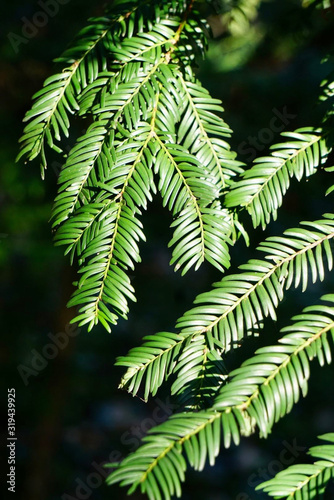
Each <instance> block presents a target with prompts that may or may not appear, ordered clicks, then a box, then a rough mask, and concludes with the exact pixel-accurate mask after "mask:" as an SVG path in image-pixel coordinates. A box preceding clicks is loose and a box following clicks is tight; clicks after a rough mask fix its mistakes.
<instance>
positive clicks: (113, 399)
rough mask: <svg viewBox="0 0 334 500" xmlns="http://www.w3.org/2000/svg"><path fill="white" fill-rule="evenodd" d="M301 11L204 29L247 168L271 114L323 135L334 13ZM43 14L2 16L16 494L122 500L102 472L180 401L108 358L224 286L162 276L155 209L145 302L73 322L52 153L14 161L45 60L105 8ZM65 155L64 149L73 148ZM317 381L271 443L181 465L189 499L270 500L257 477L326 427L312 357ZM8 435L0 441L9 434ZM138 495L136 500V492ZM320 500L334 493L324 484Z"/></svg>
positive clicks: (13, 6) (300, 189) (283, 217)
mask: <svg viewBox="0 0 334 500" xmlns="http://www.w3.org/2000/svg"><path fill="white" fill-rule="evenodd" d="M251 3H254V2H251ZM300 3H301V2H300V1H299V0H281V1H279V2H278V1H265V2H263V3H262V5H261V8H260V15H259V16H258V17H256V18H254V19H253V20H252V21H251V22H250V24H247V23H244V24H243V25H241V26H240V24H238V25H237V26H235V28H234V31H233V33H234V36H233V37H232V36H228V35H227V33H226V30H225V29H224V26H223V25H222V23H221V19H220V18H215V17H211V18H210V23H211V25H212V29H213V32H214V34H215V37H216V38H215V40H214V41H213V43H212V45H211V48H210V50H209V54H208V58H207V60H206V61H205V62H202V63H200V66H199V69H198V75H199V78H200V79H201V80H202V82H203V83H204V85H206V86H207V88H208V89H209V90H210V92H211V93H212V95H214V96H215V97H219V98H221V99H222V101H223V105H224V108H225V119H226V121H227V123H228V124H229V125H230V126H231V128H232V129H233V130H234V135H233V137H232V139H231V144H232V147H233V148H234V150H236V151H238V153H239V159H240V160H241V161H245V162H249V161H251V160H252V159H254V157H256V156H260V155H264V154H265V153H266V152H267V151H268V148H269V146H270V143H271V142H274V141H275V140H277V138H278V137H277V132H275V131H274V130H272V127H271V125H270V124H271V123H272V119H273V117H274V116H277V117H278V121H279V120H281V123H282V125H284V127H283V128H282V130H287V131H288V130H294V129H296V128H298V127H300V126H307V125H317V124H319V122H320V119H321V117H322V109H321V106H318V105H317V96H318V93H319V90H318V89H319V85H320V83H321V81H322V80H323V78H324V77H325V76H326V75H327V74H328V72H329V71H330V70H332V69H333V62H331V61H328V62H325V63H321V61H322V59H323V57H324V56H325V55H326V54H327V53H328V51H329V50H333V28H334V20H333V18H334V8H328V9H327V10H326V11H315V12H314V13H313V14H312V16H309V15H308V14H307V13H305V12H303V11H302V10H301V9H300ZM46 4H48V2H43V0H42V1H31V2H27V1H24V0H11V1H10V2H6V3H5V5H4V6H3V7H2V16H1V35H2V38H1V49H0V50H1V60H2V65H1V69H0V98H1V101H2V102H1V111H0V122H1V125H2V130H3V132H2V134H1V137H0V140H1V147H0V178H1V182H0V204H1V213H0V269H1V281H0V293H1V295H0V301H1V315H2V318H1V329H2V332H1V350H0V356H1V362H2V370H3V377H2V378H1V384H2V386H3V387H2V394H3V395H4V397H3V398H2V404H3V409H2V410H3V411H2V412H1V415H2V419H3V424H4V429H6V428H7V412H6V400H7V397H6V394H7V388H12V387H13V388H15V390H16V427H17V437H18V441H17V446H16V453H17V463H16V498H20V499H21V498H22V499H25V500H59V499H62V500H73V499H77V500H81V499H94V500H105V499H109V498H113V499H117V500H122V499H125V498H126V491H125V490H124V489H120V488H119V487H117V486H113V487H107V486H106V485H105V483H104V479H103V477H104V475H105V473H104V470H103V468H102V466H101V465H102V464H103V463H105V462H109V461H112V460H118V459H119V458H120V457H121V456H125V455H127V454H128V453H129V452H130V451H133V450H134V449H135V448H136V447H137V446H138V444H139V439H140V438H141V437H142V436H143V435H144V434H145V433H146V432H147V430H148V429H149V428H150V427H151V426H152V425H154V424H156V423H159V422H160V421H162V420H163V419H165V418H166V417H167V416H168V415H169V414H170V412H171V411H172V409H173V406H172V404H173V402H172V400H171V399H170V397H169V392H168V387H166V388H165V389H163V390H162V391H161V393H160V394H159V395H158V397H157V398H154V399H153V400H152V401H150V402H149V403H147V404H145V403H144V402H142V401H141V400H140V399H139V398H132V397H131V396H130V395H128V394H127V393H126V392H122V391H119V390H118V389H117V386H118V383H119V380H120V377H121V375H122V371H121V370H120V369H119V368H117V367H115V366H114V362H115V358H116V357H117V356H119V355H123V354H125V353H126V352H127V351H128V350H129V348H130V347H132V346H135V345H138V344H139V343H140V339H141V338H142V337H143V336H144V335H148V334H153V333H154V332H157V331H160V330H171V329H173V327H174V324H175V321H176V319H177V318H178V317H179V316H180V315H181V314H182V313H183V312H184V311H185V310H186V309H187V308H189V307H190V306H191V304H192V301H193V299H194V298H195V296H196V295H197V293H199V292H202V291H206V290H208V289H209V288H210V285H211V283H212V282H214V281H216V280H218V279H219V278H220V277H219V273H218V272H217V271H215V270H214V269H212V268H211V267H210V266H209V265H203V266H202V268H201V269H200V271H198V272H196V273H194V272H189V273H188V274H187V276H185V277H183V278H181V276H180V275H178V274H176V273H174V271H173V270H172V269H171V268H170V267H169V260H170V257H171V254H170V251H169V250H168V248H167V243H168V240H169V238H170V235H171V231H170V230H169V224H170V222H171V219H170V216H169V214H168V213H167V212H166V210H164V209H162V208H161V203H160V199H159V198H157V199H156V200H154V202H153V203H152V204H151V206H150V207H149V211H148V213H147V214H145V215H144V218H143V222H144V226H145V229H146V235H147V244H145V245H142V263H141V264H140V265H138V266H137V268H136V271H135V273H134V274H133V283H134V286H135V288H136V291H137V296H138V302H137V303H136V304H132V305H131V314H130V316H129V320H128V321H127V322H125V321H120V322H119V325H118V326H117V327H116V328H114V330H113V332H112V334H107V333H106V332H105V331H104V330H103V328H99V327H97V328H95V329H94V331H93V332H91V333H87V331H86V330H85V329H84V328H82V329H78V328H77V327H76V326H75V325H70V324H69V322H70V320H71V318H72V317H73V315H74V311H72V310H69V309H67V308H66V303H67V301H68V299H69V297H70V295H71V293H72V282H73V281H74V280H75V276H76V274H75V268H71V267H70V266H69V262H68V259H67V258H66V257H64V256H63V254H62V250H61V249H59V248H55V247H54V246H53V243H52V235H51V229H50V225H49V223H48V220H49V217H50V210H51V206H52V200H53V198H54V196H55V193H56V184H57V175H58V172H59V168H60V166H61V163H60V161H61V159H60V158H58V157H57V156H56V155H53V154H50V155H49V167H48V172H47V176H46V180H45V181H44V182H42V181H41V179H40V175H39V166H38V162H36V163H35V164H30V165H24V164H23V163H15V157H16V155H17V152H18V139H19V137H20V134H21V132H22V129H23V127H22V118H23V116H24V114H25V112H26V111H27V109H28V108H29V106H30V103H31V97H32V95H33V94H34V92H36V91H37V90H39V89H40V88H41V86H42V84H43V81H44V79H45V78H46V77H48V76H50V75H51V74H52V72H53V69H54V66H53V63H52V60H53V59H54V58H55V57H57V56H59V55H60V53H61V52H62V51H63V50H64V49H65V48H66V45H67V44H68V43H69V42H70V41H71V39H72V38H73V37H74V35H75V34H76V32H77V31H78V30H79V29H80V28H81V27H83V26H84V25H85V21H86V19H87V18H88V17H89V16H95V15H100V14H101V13H102V12H103V4H104V2H99V1H97V2H94V3H92V2H89V1H88V0H81V1H80V2H79V1H78V0H62V1H60V0H58V2H57V1H56V7H54V10H50V11H49V14H47V15H46V18H45V14H44V16H43V15H41V14H40V13H43V12H44V13H45V5H46ZM53 5H54V4H53ZM36 25H38V26H37V27H36ZM282 116H283V118H282ZM73 130H74V136H75V135H78V134H80V133H81V131H82V124H81V123H80V122H79V121H78V122H77V121H75V122H74V124H73ZM71 140H73V139H71ZM63 146H64V148H65V150H66V149H68V148H69V147H70V146H71V141H69V140H68V141H67V142H66V141H64V143H63ZM330 184H331V180H330V176H329V174H325V173H324V172H319V173H318V174H317V175H316V176H315V177H314V178H312V182H306V181H303V182H301V183H300V184H297V183H292V188H291V190H290V191H289V193H288V195H287V197H286V200H285V202H284V206H283V208H282V209H281V211H280V214H279V217H278V220H277V221H276V222H275V223H274V224H272V225H271V226H270V228H269V229H268V231H267V233H266V235H269V234H277V233H280V232H281V231H282V230H283V229H284V228H288V227H289V226H294V225H296V224H298V222H299V221H300V220H315V219H316V218H319V217H321V215H322V214H323V213H325V212H326V211H331V210H332V208H333V207H332V200H333V198H331V199H330V197H329V198H328V199H326V200H325V199H324V196H323V193H324V192H325V190H326V187H328V186H329V185H330ZM245 221H246V225H248V227H249V222H248V221H247V218H245ZM262 237H263V235H261V234H260V232H258V233H256V234H255V235H254V239H253V242H252V245H251V247H250V248H248V249H247V248H246V246H245V245H244V243H243V242H242V241H240V242H238V244H237V245H236V247H235V248H234V249H233V250H232V257H233V262H234V267H236V266H237V265H238V264H240V263H242V262H244V261H245V260H246V259H248V258H250V257H253V256H254V255H255V247H256V244H257V243H258V242H259V240H260V238H262ZM329 292H333V277H330V276H329V277H328V279H327V280H326V282H324V283H317V284H316V285H315V286H313V287H312V288H311V290H310V291H309V292H307V293H305V294H301V293H300V292H299V291H290V292H289V293H288V294H287V299H285V301H284V302H283V303H282V304H281V305H280V307H279V318H280V320H279V321H278V322H277V324H273V323H268V325H267V328H266V329H265V330H264V332H263V334H262V335H261V337H260V338H258V339H250V340H248V341H247V342H245V346H244V349H242V350H241V349H240V350H238V351H237V352H236V353H235V354H233V355H231V356H230V357H229V359H228V366H229V367H230V368H233V367H236V366H238V365H239V364H240V362H241V361H242V360H243V359H245V358H246V357H247V356H248V355H250V354H252V353H253V352H254V351H255V350H256V349H257V348H258V347H259V346H261V345H270V344H271V343H273V342H275V341H276V340H277V338H279V329H280V328H281V327H282V326H283V325H284V324H286V323H287V322H288V318H290V317H291V316H292V315H294V314H297V313H299V312H300V310H301V309H302V308H303V307H304V306H305V305H307V304H309V303H311V301H314V302H315V303H316V302H317V301H318V300H319V298H320V296H321V295H322V294H324V293H329ZM239 351H240V352H239ZM241 351H242V352H241ZM313 373H314V376H313V378H311V381H310V389H309V395H308V397H307V398H306V399H305V400H303V401H301V402H300V404H299V405H297V406H296V407H295V408H294V409H293V411H292V412H291V414H290V415H289V416H287V417H285V418H284V419H283V420H282V421H281V422H280V423H279V424H278V425H276V427H275V430H274V433H273V435H272V436H271V437H269V439H268V440H266V441H264V440H260V439H259V438H258V437H257V436H254V437H252V438H250V439H248V440H244V441H243V442H242V444H241V445H240V446H239V447H238V448H236V447H232V449H231V450H228V451H224V452H223V453H222V454H221V456H220V458H219V459H218V461H217V466H216V467H215V468H209V467H208V468H206V469H205V471H204V473H195V472H192V471H190V470H189V471H188V474H187V482H186V483H185V486H184V495H183V497H182V498H184V499H185V500H188V499H207V500H250V499H257V498H259V499H264V498H266V496H265V495H263V494H260V493H258V492H256V493H255V492H254V487H255V486H256V485H257V484H258V483H260V482H261V480H264V479H269V478H271V477H273V475H275V474H276V473H277V472H278V471H279V470H280V469H282V468H283V467H285V466H287V465H289V464H291V463H295V461H297V460H298V461H305V460H307V458H306V456H305V449H306V447H309V446H312V445H315V444H316V442H315V436H316V435H319V434H323V433H325V432H330V431H333V430H334V426H333V423H334V407H333V366H329V367H328V366H327V367H324V368H322V369H320V368H319V366H318V365H317V362H314V363H313ZM2 437H3V442H4V443H5V438H6V433H5V434H3V436H2ZM3 449H5V446H4V448H3ZM286 450H287V451H286ZM4 457H5V459H6V457H7V454H6V453H4ZM7 467H8V465H7V464H6V466H5V470H6V473H7ZM132 498H134V499H140V498H142V497H141V495H140V494H139V493H137V494H135V495H133V497H132ZM327 498H334V492H333V489H332V490H330V491H329V492H328V494H327Z"/></svg>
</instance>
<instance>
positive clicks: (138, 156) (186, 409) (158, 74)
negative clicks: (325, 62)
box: [19, 0, 334, 500]
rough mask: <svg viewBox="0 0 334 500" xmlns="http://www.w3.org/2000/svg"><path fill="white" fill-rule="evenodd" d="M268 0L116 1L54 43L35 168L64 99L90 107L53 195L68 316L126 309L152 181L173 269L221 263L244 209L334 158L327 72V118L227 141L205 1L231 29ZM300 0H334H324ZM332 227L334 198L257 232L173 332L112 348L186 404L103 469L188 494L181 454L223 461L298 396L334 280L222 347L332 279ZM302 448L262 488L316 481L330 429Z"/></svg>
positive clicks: (324, 340) (154, 386) (61, 131)
mask: <svg viewBox="0 0 334 500" xmlns="http://www.w3.org/2000/svg"><path fill="white" fill-rule="evenodd" d="M260 3H261V2H259V1H252V2H244V1H241V0H240V1H236V2H222V5H220V6H218V5H216V4H215V2H212V3H211V2H206V3H202V2H198V5H197V2H194V1H189V2H187V1H166V2H163V3H161V2H160V3H159V2H154V3H153V4H152V2H144V1H143V2H141V1H139V0H133V1H131V2H122V1H118V2H115V4H113V5H112V7H111V8H110V10H108V11H107V12H106V15H105V17H103V18H97V19H91V20H90V24H89V26H88V27H87V28H85V29H84V30H82V31H81V33H80V34H79V35H78V37H77V39H76V40H75V41H74V42H73V44H72V46H71V47H70V48H69V49H68V50H67V51H66V52H65V53H64V55H63V56H62V57H60V58H59V59H58V62H59V63H60V64H61V65H62V70H61V71H60V72H59V73H58V74H56V75H54V76H53V77H50V78H48V79H47V80H46V82H45V84H44V87H43V89H42V90H41V91H39V92H38V93H37V94H36V95H35V96H34V103H33V106H32V109H31V110H30V111H29V112H28V113H27V115H26V118H25V121H26V122H27V125H26V128H25V130H24V135H23V137H22V140H21V146H22V148H21V152H20V154H19V158H24V159H26V160H27V161H28V160H29V161H30V160H33V159H34V158H36V157H37V156H39V157H40V159H41V167H42V175H44V170H45V168H46V165H47V162H46V155H45V151H44V149H45V145H48V146H49V147H51V148H53V149H55V150H56V151H60V149H59V147H58V146H57V145H56V142H58V141H60V139H61V135H65V136H67V135H68V134H69V128H70V118H71V115H72V114H77V115H78V116H80V117H83V118H85V119H86V120H88V123H89V125H88V127H87V130H86V131H85V132H84V133H83V134H82V135H81V137H79V138H78V139H77V141H76V143H75V145H74V146H73V147H72V149H71V150H70V152H69V154H68V155H67V156H66V157H65V158H64V165H63V167H62V170H61V172H60V175H59V181H58V184H59V186H58V194H57V196H56V199H55V202H54V206H53V211H52V222H53V228H54V230H55V243H56V245H64V246H65V247H66V250H65V253H66V254H69V255H70V259H71V262H72V263H73V261H77V262H78V264H79V270H78V273H79V278H78V282H77V283H76V285H77V288H76V290H75V292H74V294H73V296H72V298H71V300H70V302H69V305H71V306H76V307H77V308H78V309H79V313H78V315H77V317H76V318H74V320H73V321H77V322H79V324H80V325H84V324H87V325H88V329H89V330H91V329H92V328H93V326H94V325H96V324H97V323H99V322H100V323H101V324H102V325H103V326H104V327H105V328H106V329H107V330H108V331H110V325H111V324H113V325H114V324H116V323H117V320H118V318H119V317H120V316H121V317H123V318H126V317H127V314H128V312H129V305H128V300H129V299H131V300H136V298H135V290H134V288H133V286H132V283H131V280H130V277H129V272H133V270H134V268H135V264H136V263H138V262H140V260H141V256H140V245H141V242H142V241H144V240H145V230H144V228H143V225H142V222H141V215H142V212H143V211H144V210H146V209H147V208H148V204H149V202H150V201H152V198H153V196H154V195H155V194H156V193H160V196H161V200H162V204H163V205H164V206H165V207H167V208H168V210H169V211H170V212H171V214H172V217H173V222H172V224H171V227H172V231H173V234H172V237H171V239H170V243H169V246H171V247H172V248H173V250H172V258H171V262H170V264H171V265H172V266H174V268H175V270H180V271H181V274H185V273H187V271H189V270H190V269H191V268H194V269H195V270H197V269H198V268H199V267H200V266H201V264H202V263H203V262H205V261H207V262H208V263H210V264H212V265H213V266H214V267H215V268H217V269H218V270H219V271H220V272H221V273H224V272H225V271H226V270H227V269H228V268H229V267H230V264H231V262H230V260H231V258H230V247H231V246H233V245H234V244H235V243H236V241H237V240H238V239H239V237H240V235H242V236H243V237H244V239H245V240H246V242H247V243H248V242H249V241H250V242H252V234H251V235H250V236H248V235H247V232H246V230H245V228H244V227H243V224H242V223H241V222H240V221H241V220H243V217H245V216H247V215H250V222H251V223H252V225H253V227H254V228H257V227H258V226H260V227H261V229H262V230H264V229H265V228H266V226H267V225H268V224H269V223H270V222H271V221H272V220H273V219H274V220H275V219H276V217H277V213H278V210H279V209H280V207H281V206H282V204H283V200H284V197H285V195H286V193H287V191H288V189H289V187H290V182H291V179H293V178H294V179H296V180H297V181H301V180H303V179H305V178H308V177H311V176H313V175H316V174H317V172H318V171H319V170H320V169H324V170H325V171H326V172H327V175H331V173H332V172H333V167H332V166H331V165H330V164H329V162H328V158H329V157H330V153H331V150H332V146H333V133H332V132H333V130H332V115H333V103H332V99H333V78H332V76H333V75H329V76H328V78H327V79H326V80H325V81H324V83H323V86H322V87H321V88H320V89H319V96H320V97H319V99H320V101H321V102H322V105H323V106H325V111H324V115H323V119H322V120H321V121H320V123H318V124H316V126H310V125H308V126H306V127H303V128H298V129H297V130H295V131H292V132H283V133H282V134H281V137H282V138H281V139H280V142H278V143H277V144H274V145H273V146H271V148H270V151H269V153H268V154H267V155H266V156H264V157H259V158H257V159H256V160H255V161H254V162H253V165H250V166H246V165H244V164H243V163H242V162H240V161H238V159H237V157H236V154H235V153H234V152H233V151H232V149H231V147H230V145H229V139H230V136H231V130H230V128H229V126H228V125H227V124H226V123H225V121H224V120H223V118H222V116H223V108H222V105H221V102H220V101H219V100H218V99H215V98H213V97H211V96H210V94H209V92H208V91H207V90H206V89H205V88H204V87H203V86H202V84H201V83H200V81H199V80H198V79H197V77H196V73H195V68H196V60H197V59H198V56H200V57H203V56H204V55H205V49H206V47H207V43H208V42H207V38H208V36H209V31H210V30H209V28H208V26H207V21H206V19H205V15H206V7H208V8H209V9H208V10H210V12H212V9H213V8H214V7H216V8H217V9H218V11H219V12H220V13H222V14H221V15H222V20H223V22H224V23H225V25H226V29H227V30H228V31H229V33H230V34H231V36H234V35H235V34H236V33H239V32H243V31H244V30H247V27H249V25H250V23H252V22H253V21H254V19H255V18H256V15H257V9H258V8H259V6H260ZM304 4H305V5H306V4H310V6H309V8H310V9H313V8H325V9H328V8H329V6H328V5H327V4H328V2H318V1H317V2H315V1H314V2H304ZM300 8H301V9H302V6H300ZM310 12H311V10H310ZM311 182H312V180H311ZM333 189H334V188H333V186H332V187H331V188H329V189H328V190H327V194H328V195H330V193H331V192H332V191H333ZM324 195H325V193H324ZM245 209H246V210H245ZM333 239H334V214H333V213H327V214H324V215H323V217H322V219H321V220H315V221H305V222H301V223H300V225H298V226H297V227H295V228H291V229H288V230H286V231H284V232H283V233H282V234H280V235H278V236H270V237H267V238H265V239H264V241H263V242H262V243H261V244H260V245H259V246H258V251H260V252H262V255H264V256H263V257H260V256H259V257H256V258H253V259H250V260H248V261H247V262H246V263H244V264H242V265H241V266H239V270H238V271H237V272H234V273H233V274H226V275H225V276H223V277H222V278H221V280H220V281H218V282H217V283H215V284H214V285H213V288H212V289H211V290H210V291H208V292H204V293H201V294H200V295H198V297H197V298H196V299H195V302H194V307H193V308H192V309H190V310H189V311H187V312H185V313H184V314H183V316H182V317H181V318H179V320H178V321H177V323H176V333H175V332H160V333H157V334H155V335H149V336H146V337H144V342H143V344H142V345H141V346H140V347H133V348H132V349H131V350H130V351H129V353H128V354H127V355H126V356H121V357H119V358H118V359H117V362H116V364H117V365H119V366H123V367H125V368H126V371H125V374H124V375H123V378H122V380H121V383H120V387H121V388H126V390H127V391H128V392H130V393H131V394H133V395H137V394H141V395H142V396H143V399H144V400H145V401H146V400H147V399H148V398H149V397H150V396H155V395H156V394H157V392H158V390H159V388H160V387H161V386H162V385H163V384H164V383H165V382H167V381H168V383H171V393H172V395H173V396H174V397H175V398H176V399H177V400H178V402H179V405H180V408H181V410H180V411H179V413H177V414H175V415H172V416H171V417H170V418H169V419H168V420H167V421H166V422H164V423H163V424H161V425H159V426H157V427H155V428H153V429H151V430H150V431H149V435H148V436H147V437H145V438H144V440H143V441H144V444H143V445H142V446H141V447H140V448H139V449H138V450H137V451H135V452H134V453H132V454H131V455H130V456H129V457H127V458H126V459H125V460H123V462H121V463H120V464H111V466H112V467H115V471H113V472H112V473H111V475H110V476H109V478H108V480H107V481H108V483H109V484H112V483H116V482H120V483H121V485H122V486H124V485H126V486H130V490H129V492H130V493H132V492H133V491H135V490H136V488H137V487H140V488H141V491H142V492H144V493H146V494H147V495H148V497H149V498H150V499H151V500H159V499H165V500H169V499H170V498H171V497H172V496H174V495H176V496H177V497H180V496H181V494H182V492H181V483H182V482H183V481H184V479H185V471H186V469H187V467H188V465H190V466H192V467H194V468H195V469H197V470H202V469H203V468H204V466H205V464H206V462H207V460H208V461H209V463H210V464H211V465H213V464H214V462H215V458H216V456H217V455H218V453H219V452H220V448H221V445H222V446H223V447H224V448H228V447H229V446H230V444H231V442H234V443H235V444H236V445H238V444H239V442H240V439H241V437H242V436H249V435H250V434H252V433H255V432H257V431H258V432H259V434H260V436H263V437H267V436H268V434H269V433H270V432H271V430H272V428H273V426H274V424H275V423H276V422H278V421H279V420H280V419H281V418H282V417H284V416H285V415H286V414H288V413H289V412H290V411H291V409H292V408H293V406H294V405H295V404H296V403H297V402H298V400H299V399H300V397H301V396H303V397H304V396H306V394H307V390H308V380H309V378H310V374H311V371H310V370H311V364H310V362H311V361H312V360H313V359H314V358H317V359H318V361H319V363H320V365H321V366H323V365H324V364H326V363H331V360H332V349H333V340H334V306H333V304H334V294H327V295H326V296H325V297H323V301H324V302H323V303H322V304H321V305H311V306H309V307H306V308H305V309H304V311H303V312H302V313H301V314H300V315H299V316H295V317H294V318H293V322H292V325H291V326H288V327H285V328H283V329H282V331H281V333H282V335H283V337H282V338H281V339H280V340H279V341H278V343H276V344H275V345H272V346H269V347H262V348H260V349H259V350H257V351H256V353H255V355H254V356H252V357H249V358H248V359H247V360H246V361H245V362H244V363H242V364H241V366H240V367H239V368H237V369H235V370H232V371H231V372H230V373H228V369H227V368H226V366H225V355H226V353H228V352H229V351H231V350H234V349H237V348H242V345H243V340H244V339H245V338H246V337H251V336H254V335H258V334H259V333H260V332H261V330H262V329H263V327H264V322H265V320H266V319H267V318H268V319H269V320H274V321H275V320H276V310H277V308H278V306H279V304H280V302H281V301H282V300H283V299H284V298H285V295H286V291H287V290H288V289H290V288H300V289H301V291H305V290H306V288H308V287H310V286H312V285H313V284H315V283H316V282H317V281H324V280H325V279H326V276H328V273H329V272H330V271H331V270H332V268H333ZM325 437H326V439H327V440H329V441H333V436H332V435H327V436H325ZM310 454H311V455H312V456H313V457H316V458H321V459H322V461H320V462H316V463H315V464H314V465H312V466H311V465H310V466H308V465H300V466H293V467H290V468H289V469H287V470H286V471H283V472H281V473H279V474H278V476H277V478H275V479H273V480H271V481H268V482H266V483H264V484H263V485H262V486H261V487H262V488H263V489H264V490H265V491H267V492H268V493H269V494H270V495H272V496H274V497H275V498H289V499H292V498H296V499H297V498H298V499H303V500H306V499H311V498H315V497H316V496H319V497H321V495H322V494H323V492H324V490H325V487H326V485H327V483H328V481H329V479H330V478H331V477H333V446H332V445H326V446H323V447H321V449H320V448H319V447H316V448H312V449H311V450H310Z"/></svg>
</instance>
